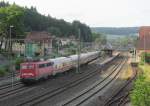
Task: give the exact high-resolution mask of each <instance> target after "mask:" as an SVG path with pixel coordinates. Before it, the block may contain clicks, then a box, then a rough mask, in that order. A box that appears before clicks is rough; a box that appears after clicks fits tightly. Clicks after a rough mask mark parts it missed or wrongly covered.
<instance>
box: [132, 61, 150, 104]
mask: <svg viewBox="0 0 150 106" xmlns="http://www.w3.org/2000/svg"><path fill="white" fill-rule="evenodd" d="M139 67H140V68H141V70H142V73H140V75H139V76H138V78H137V79H136V81H135V83H134V89H133V91H132V92H131V95H130V97H131V103H132V106H149V104H150V71H149V69H150V66H149V65H148V64H144V65H140V66H139Z"/></svg>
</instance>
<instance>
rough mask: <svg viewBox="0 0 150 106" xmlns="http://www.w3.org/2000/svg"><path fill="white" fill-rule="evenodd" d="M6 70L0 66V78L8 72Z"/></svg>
mask: <svg viewBox="0 0 150 106" xmlns="http://www.w3.org/2000/svg"><path fill="white" fill-rule="evenodd" d="M7 69H8V68H6V67H4V66H1V67H0V76H4V75H5V74H6V73H7V72H8V70H7Z"/></svg>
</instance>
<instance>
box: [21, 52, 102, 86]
mask: <svg viewBox="0 0 150 106" xmlns="http://www.w3.org/2000/svg"><path fill="white" fill-rule="evenodd" d="M99 55H100V52H99V51H96V52H88V53H82V54H81V55H80V58H79V59H80V60H79V61H80V62H79V63H80V65H83V64H86V63H88V62H90V61H92V60H94V59H96V58H98V57H99ZM77 64H78V55H71V56H68V57H58V58H55V59H47V60H43V61H28V62H24V63H22V64H21V69H20V79H21V82H23V83H28V82H33V81H34V82H35V81H38V80H39V79H41V78H47V77H48V76H51V75H56V74H57V73H63V72H65V71H68V70H70V69H72V68H74V67H76V66H77Z"/></svg>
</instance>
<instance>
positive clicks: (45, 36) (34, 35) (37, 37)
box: [26, 31, 52, 41]
mask: <svg viewBox="0 0 150 106" xmlns="http://www.w3.org/2000/svg"><path fill="white" fill-rule="evenodd" d="M51 39H52V36H51V34H50V33H48V32H45V31H43V32H36V31H33V32H30V33H29V34H28V35H27V37H26V41H48V40H51Z"/></svg>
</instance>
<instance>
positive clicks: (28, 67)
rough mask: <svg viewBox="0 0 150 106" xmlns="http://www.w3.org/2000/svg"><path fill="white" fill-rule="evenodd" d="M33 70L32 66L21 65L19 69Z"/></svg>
mask: <svg viewBox="0 0 150 106" xmlns="http://www.w3.org/2000/svg"><path fill="white" fill-rule="evenodd" d="M33 68H34V66H33V65H30V64H29V65H22V66H21V69H33Z"/></svg>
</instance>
